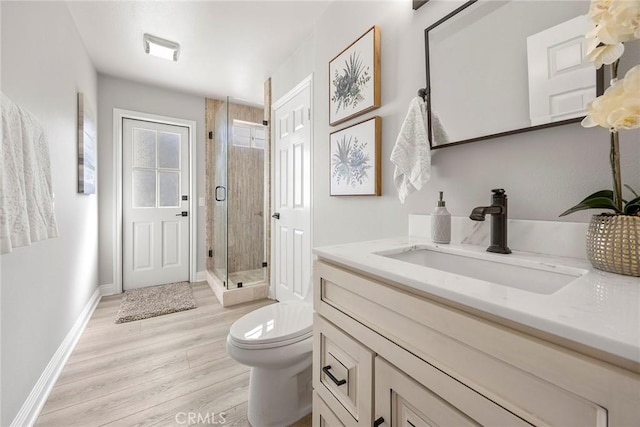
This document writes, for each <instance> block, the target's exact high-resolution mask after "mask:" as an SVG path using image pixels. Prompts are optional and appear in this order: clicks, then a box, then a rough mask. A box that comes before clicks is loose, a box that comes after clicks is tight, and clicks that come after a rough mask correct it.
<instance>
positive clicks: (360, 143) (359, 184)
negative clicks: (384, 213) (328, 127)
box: [329, 116, 382, 196]
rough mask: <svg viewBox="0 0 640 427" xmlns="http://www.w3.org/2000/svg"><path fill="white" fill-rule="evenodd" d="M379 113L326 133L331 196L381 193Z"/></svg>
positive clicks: (380, 122) (377, 194)
mask: <svg viewBox="0 0 640 427" xmlns="http://www.w3.org/2000/svg"><path fill="white" fill-rule="evenodd" d="M381 124H382V119H381V118H380V117H378V116H376V117H373V118H371V119H369V120H365V121H363V122H360V123H356V124H355V125H351V126H349V127H346V128H344V129H341V130H339V131H336V132H333V133H331V135H330V136H329V139H330V144H329V145H330V147H331V156H330V157H331V161H330V162H329V164H330V168H331V172H330V177H331V186H330V188H331V190H330V192H331V195H332V196H380V194H381V187H382V185H381V174H380V163H381V162H380V135H381Z"/></svg>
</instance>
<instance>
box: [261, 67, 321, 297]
mask: <svg viewBox="0 0 640 427" xmlns="http://www.w3.org/2000/svg"><path fill="white" fill-rule="evenodd" d="M307 88H308V89H309V108H310V109H311V114H310V118H309V126H310V127H311V132H310V138H309V156H310V158H309V161H310V165H311V166H310V168H309V174H310V176H309V188H310V189H311V194H310V196H311V197H310V199H309V245H310V246H311V248H309V253H310V254H311V259H310V260H309V266H310V271H309V273H311V277H310V278H309V279H310V280H311V281H313V279H312V277H313V258H314V257H313V253H312V249H313V199H314V197H313V170H314V167H313V134H314V128H313V124H314V110H315V109H314V108H313V107H314V106H313V73H311V74H309V75H308V76H307V77H305V78H304V79H302V81H301V82H300V83H298V84H297V85H295V86H294V87H293V89H291V90H289V91H288V92H287V93H286V94H284V95H283V96H281V97H280V98H279V99H278V100H277V101H276V102H273V103H272V104H271V120H274V119H275V117H276V110H277V109H278V108H280V107H282V106H283V105H284V104H286V103H287V102H289V101H290V100H292V99H293V98H294V97H295V96H296V95H298V94H299V93H300V92H302V91H303V90H306V89H307ZM275 136H276V126H273V125H272V126H271V141H272V143H271V171H270V172H269V174H270V175H271V176H270V181H271V183H272V184H271V188H270V190H271V212H275V211H276V209H275V200H276V199H275V188H276V185H275V182H276V181H275V173H276V159H275V155H276V150H275V141H276V138H275ZM270 239H271V259H270V260H269V263H270V265H271V266H272V267H271V274H270V275H269V276H270V277H269V298H271V299H275V298H276V283H275V280H274V276H275V275H274V274H273V266H275V265H276V263H275V259H276V251H275V245H276V239H275V227H271V236H270Z"/></svg>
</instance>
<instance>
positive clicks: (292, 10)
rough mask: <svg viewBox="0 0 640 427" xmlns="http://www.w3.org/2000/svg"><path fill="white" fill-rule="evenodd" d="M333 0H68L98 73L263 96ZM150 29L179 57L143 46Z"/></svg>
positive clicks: (254, 99) (218, 93)
mask: <svg viewBox="0 0 640 427" xmlns="http://www.w3.org/2000/svg"><path fill="white" fill-rule="evenodd" d="M330 2H331V0H322V1H267V0H262V1H244V0H230V1H217V0H213V1H212V0H209V1H183V0H175V1H139V0H138V1H69V2H68V3H67V4H68V6H69V10H70V11H71V15H72V17H73V19H74V21H75V23H76V26H77V28H78V31H79V33H80V36H81V37H82V39H83V41H84V43H85V46H86V48H87V50H88V52H89V56H90V57H91V59H92V61H93V64H94V66H95V67H96V69H97V70H98V72H100V73H104V74H108V75H112V76H116V77H121V78H124V79H128V80H133V81H138V82H144V83H148V84H152V85H155V86H161V87H167V88H171V89H175V90H178V91H181V92H186V93H193V94H197V95H200V96H207V97H210V98H218V99H220V98H224V97H225V96H227V95H228V96H232V97H235V98H239V99H241V100H244V101H245V102H249V103H254V104H259V105H262V104H263V85H264V81H265V80H266V79H267V77H269V76H270V75H271V74H272V73H273V72H274V71H275V70H276V69H277V67H278V66H279V65H280V64H281V63H282V62H283V61H284V60H285V59H286V58H287V57H288V56H289V55H290V54H291V53H293V51H294V50H295V49H296V47H298V45H299V44H300V42H301V40H302V39H304V38H305V37H306V36H308V35H309V34H311V32H312V30H313V25H314V23H315V21H316V20H317V19H318V18H319V17H320V16H321V15H322V13H323V12H324V10H325V9H326V8H327V6H328V5H329V3H330ZM144 33H149V34H152V35H154V36H158V37H161V38H164V39H168V40H171V41H175V42H178V43H179V44H180V46H181V51H180V58H179V60H178V62H177V63H176V62H171V61H167V60H164V59H160V58H156V57H152V56H150V55H147V54H145V53H144V50H143V43H142V36H143V34H144Z"/></svg>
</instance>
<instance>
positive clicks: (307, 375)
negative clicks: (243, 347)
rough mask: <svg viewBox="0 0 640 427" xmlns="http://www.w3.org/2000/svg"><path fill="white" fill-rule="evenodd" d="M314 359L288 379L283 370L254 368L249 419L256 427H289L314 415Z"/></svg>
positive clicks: (306, 361) (251, 381) (250, 389)
mask: <svg viewBox="0 0 640 427" xmlns="http://www.w3.org/2000/svg"><path fill="white" fill-rule="evenodd" d="M305 359H306V358H305ZM310 359H311V356H309V360H304V361H303V362H301V363H299V366H300V368H301V369H302V371H298V373H297V374H294V375H292V376H288V377H285V376H284V375H283V372H282V371H279V370H275V371H274V370H270V369H262V368H256V367H253V368H251V374H250V379H249V405H248V406H249V408H248V410H247V418H248V420H249V422H250V423H251V425H252V426H253V427H283V426H289V425H291V424H293V423H295V422H296V421H298V420H299V419H301V418H303V417H305V416H307V415H308V414H310V413H311V396H312V381H311V376H312V371H311V360H310ZM305 365H306V367H304V366H305ZM274 391H277V392H275V393H274Z"/></svg>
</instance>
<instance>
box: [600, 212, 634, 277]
mask: <svg viewBox="0 0 640 427" xmlns="http://www.w3.org/2000/svg"><path fill="white" fill-rule="evenodd" d="M587 258H589V261H591V264H592V265H593V266H594V267H595V268H597V269H599V270H604V271H609V272H611V273H617V274H624V275H626V276H636V277H640V216H636V215H613V214H600V215H593V217H591V223H590V224H589V231H588V232H587Z"/></svg>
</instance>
